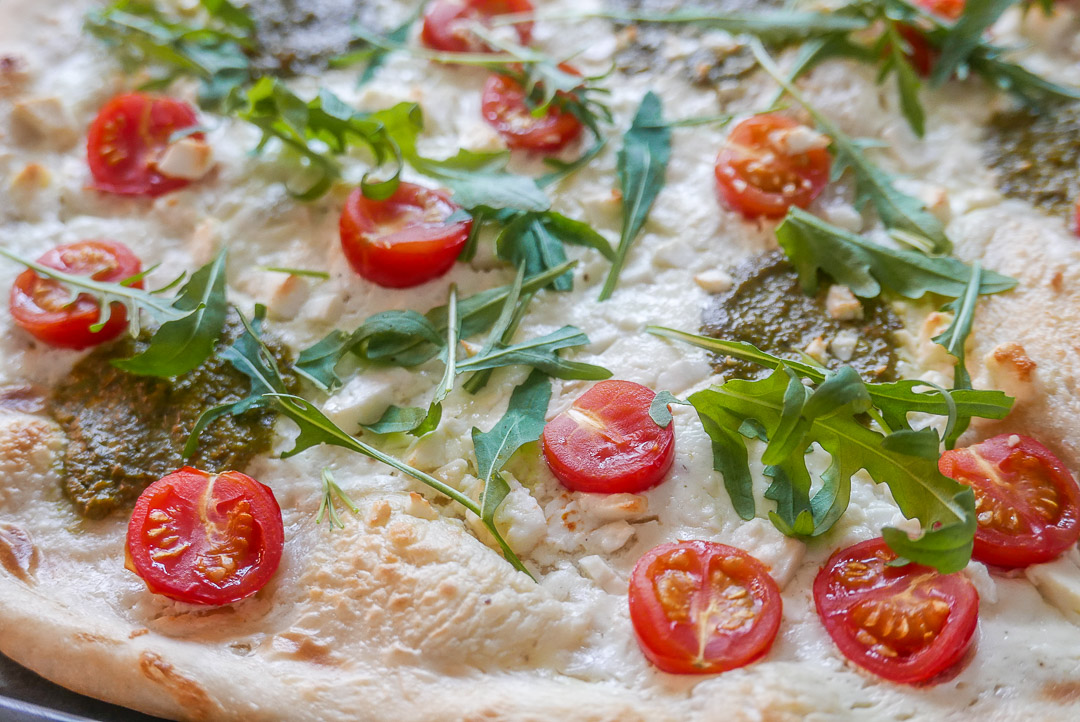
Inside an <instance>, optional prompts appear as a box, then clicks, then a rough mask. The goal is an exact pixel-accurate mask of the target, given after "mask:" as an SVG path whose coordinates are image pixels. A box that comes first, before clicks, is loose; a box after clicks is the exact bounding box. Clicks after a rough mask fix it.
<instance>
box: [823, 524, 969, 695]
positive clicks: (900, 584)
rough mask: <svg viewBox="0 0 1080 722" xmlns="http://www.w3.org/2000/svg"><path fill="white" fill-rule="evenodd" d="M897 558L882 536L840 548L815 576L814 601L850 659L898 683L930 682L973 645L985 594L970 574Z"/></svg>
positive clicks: (825, 622)
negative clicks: (894, 563) (981, 594)
mask: <svg viewBox="0 0 1080 722" xmlns="http://www.w3.org/2000/svg"><path fill="white" fill-rule="evenodd" d="M894 559H896V554H895V553H894V552H893V551H892V550H891V549H889V547H888V546H886V545H885V541H884V540H883V539H880V538H878V539H870V540H867V541H864V542H860V543H859V544H856V545H854V546H851V547H848V548H847V549H842V550H840V551H838V552H836V553H835V554H833V555H832V556H831V557H830V558H829V561H828V562H826V563H825V566H824V567H822V569H821V571H820V572H818V575H817V578H816V579H815V580H814V603H815V604H816V605H817V611H818V616H820V617H821V622H822V624H824V625H825V630H826V631H827V632H828V633H829V636H830V637H832V640H833V642H835V643H836V646H837V647H839V648H840V651H841V652H843V653H844V656H845V657H847V658H848V659H850V660H851V661H852V662H854V663H855V664H857V665H859V666H860V667H862V668H863V669H866V670H868V671H870V672H873V673H874V674H876V675H878V676H879V677H884V678H885V679H888V680H891V681H893V682H901V683H904V684H914V683H915V682H924V681H927V680H929V679H931V678H933V677H936V676H938V675H939V674H941V673H942V672H944V671H945V670H947V669H949V668H950V667H952V666H953V665H955V664H956V663H957V662H959V661H960V659H961V658H962V657H963V656H964V653H965V652H967V650H968V647H970V646H971V641H972V639H973V638H974V635H975V626H976V623H977V622H978V620H979V594H978V592H976V591H975V587H974V585H972V583H971V582H970V581H968V579H967V577H965V576H963V575H962V574H940V573H938V572H937V571H936V570H934V569H932V568H930V567H925V566H922V565H920V564H906V565H904V566H900V567H893V566H889V564H888V563H889V562H891V561H893V560H894Z"/></svg>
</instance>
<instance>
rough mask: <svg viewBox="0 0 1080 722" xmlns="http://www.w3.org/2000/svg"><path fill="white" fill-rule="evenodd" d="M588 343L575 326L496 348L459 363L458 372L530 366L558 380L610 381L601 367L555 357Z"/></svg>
mask: <svg viewBox="0 0 1080 722" xmlns="http://www.w3.org/2000/svg"><path fill="white" fill-rule="evenodd" d="M588 343H589V337H588V336H586V335H585V334H584V333H582V332H581V330H580V329H578V328H576V327H574V326H563V327H562V328H560V329H559V330H558V331H553V332H552V333H549V334H546V335H544V336H538V337H537V338H533V339H529V340H528V341H522V342H521V343H517V344H513V345H511V346H507V347H505V348H495V349H492V350H491V351H490V352H488V353H486V354H484V355H482V356H481V355H479V354H477V355H476V356H472V357H470V358H468V359H465V360H464V361H461V362H460V363H458V365H457V368H458V372H459V373H463V372H465V371H479V370H481V369H494V368H502V367H504V366H532V367H533V368H535V369H539V370H540V371H543V372H544V373H546V374H548V375H549V376H554V377H555V378H559V379H587V380H596V379H606V378H611V372H610V371H608V370H607V369H606V368H604V367H602V366H594V365H592V364H586V363H580V362H577V361H567V360H565V359H563V358H560V357H559V355H558V354H557V353H556V351H558V350H560V349H564V348H570V347H573V346H586V345H588Z"/></svg>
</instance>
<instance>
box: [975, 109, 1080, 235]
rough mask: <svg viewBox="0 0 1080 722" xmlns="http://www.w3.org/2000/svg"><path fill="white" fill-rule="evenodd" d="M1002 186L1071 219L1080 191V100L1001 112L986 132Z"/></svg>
mask: <svg viewBox="0 0 1080 722" xmlns="http://www.w3.org/2000/svg"><path fill="white" fill-rule="evenodd" d="M985 154H986V159H987V162H988V163H989V165H990V167H991V168H993V169H994V170H995V171H996V172H997V183H998V188H999V189H1000V190H1001V192H1002V193H1004V194H1005V195H1007V196H1009V197H1010V198H1019V199H1021V200H1025V201H1027V202H1028V203H1031V204H1032V205H1033V206H1035V207H1036V208H1038V209H1040V210H1043V211H1046V212H1047V213H1051V214H1053V215H1056V216H1064V217H1065V218H1067V219H1069V220H1071V219H1072V215H1073V213H1074V212H1075V210H1074V209H1075V208H1076V205H1075V204H1076V199H1077V198H1078V197H1080V104H1073V105H1067V106H1061V107H1058V108H1055V109H1053V110H1052V111H1050V112H1043V113H1035V112H1033V111H1030V110H1023V109H1021V110H1013V111H1009V112H1007V113H998V114H997V115H995V116H994V118H993V120H992V121H991V123H990V127H989V131H988V133H987V137H986V151H985Z"/></svg>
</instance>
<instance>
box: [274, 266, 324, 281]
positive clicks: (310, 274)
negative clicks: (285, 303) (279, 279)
mask: <svg viewBox="0 0 1080 722" xmlns="http://www.w3.org/2000/svg"><path fill="white" fill-rule="evenodd" d="M259 270H262V271H270V272H272V273H287V274H289V275H290V276H300V277H304V278H318V279H319V280H322V281H328V280H330V274H329V273H327V272H326V271H313V270H310V269H307V268H280V267H278V266H263V267H262V268H261V269H259Z"/></svg>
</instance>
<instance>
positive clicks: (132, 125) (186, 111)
mask: <svg viewBox="0 0 1080 722" xmlns="http://www.w3.org/2000/svg"><path fill="white" fill-rule="evenodd" d="M198 122H199V120H198V117H197V116H196V115H195V109H194V108H192V107H191V106H190V105H188V104H187V103H185V102H184V101H182V100H176V99H174V98H165V97H160V96H154V95H147V94H145V93H127V94H126V95H118V96H116V97H115V98H113V99H112V100H110V101H109V102H108V103H106V104H105V106H104V107H103V108H102V109H101V110H100V111H99V112H98V115H97V117H96V118H95V119H94V122H93V123H91V124H90V133H89V136H88V137H87V141H86V153H87V160H88V162H89V164H90V173H91V174H92V175H93V176H94V188H97V189H98V190H101V191H107V192H109V193H119V194H121V195H129V196H160V195H162V194H163V193H169V192H170V191H175V190H178V189H180V188H183V187H184V186H186V185H188V184H189V183H190V181H188V180H184V179H182V178H170V177H168V176H166V175H162V174H161V173H160V172H158V170H157V169H156V167H155V164H156V163H157V161H158V159H159V158H160V157H161V154H162V153H164V151H165V149H166V148H167V147H168V145H169V138H171V137H172V135H173V134H174V133H175V132H176V131H178V130H182V129H184V128H190V127H192V126H194V125H197V124H198ZM191 137H192V138H196V139H199V140H202V139H203V138H204V136H203V134H202V133H194V134H192V136H191Z"/></svg>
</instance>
